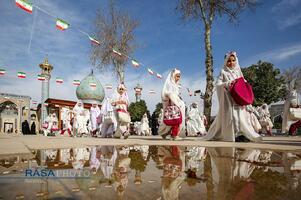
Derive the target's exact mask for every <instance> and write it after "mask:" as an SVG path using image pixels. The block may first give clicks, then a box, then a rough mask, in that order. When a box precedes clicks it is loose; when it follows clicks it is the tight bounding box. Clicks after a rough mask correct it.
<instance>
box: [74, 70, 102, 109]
mask: <svg viewBox="0 0 301 200" xmlns="http://www.w3.org/2000/svg"><path fill="white" fill-rule="evenodd" d="M76 96H77V98H78V99H79V100H82V101H83V102H84V103H91V104H92V103H96V104H101V102H102V101H103V99H104V96H105V91H104V89H103V87H102V85H101V83H100V82H99V80H97V78H96V77H95V76H94V75H93V71H92V73H90V74H89V75H88V76H86V77H85V78H84V79H83V80H82V81H81V82H80V85H79V86H78V87H77V89H76Z"/></svg>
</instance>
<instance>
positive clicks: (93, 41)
mask: <svg viewBox="0 0 301 200" xmlns="http://www.w3.org/2000/svg"><path fill="white" fill-rule="evenodd" d="M89 39H90V41H91V42H92V44H97V45H100V42H99V41H98V40H96V39H95V38H93V37H90V36H89Z"/></svg>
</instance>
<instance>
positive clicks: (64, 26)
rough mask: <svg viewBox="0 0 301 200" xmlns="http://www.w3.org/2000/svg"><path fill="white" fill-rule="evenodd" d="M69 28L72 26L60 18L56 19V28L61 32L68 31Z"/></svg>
mask: <svg viewBox="0 0 301 200" xmlns="http://www.w3.org/2000/svg"><path fill="white" fill-rule="evenodd" d="M69 26H70V24H68V23H67V22H65V21H64V20H62V19H59V18H57V19H56V28H58V29H59V30H62V31H63V30H66V29H67V28H68V27H69Z"/></svg>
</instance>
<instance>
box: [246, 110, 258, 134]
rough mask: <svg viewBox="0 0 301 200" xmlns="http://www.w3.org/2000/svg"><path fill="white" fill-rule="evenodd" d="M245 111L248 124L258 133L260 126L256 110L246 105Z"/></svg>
mask: <svg viewBox="0 0 301 200" xmlns="http://www.w3.org/2000/svg"><path fill="white" fill-rule="evenodd" d="M246 109H247V111H248V113H247V114H248V123H249V125H251V126H253V128H254V130H255V131H256V132H259V131H260V129H261V125H260V123H259V121H258V119H257V116H259V114H258V113H257V110H256V109H255V108H254V107H253V106H252V105H247V106H246Z"/></svg>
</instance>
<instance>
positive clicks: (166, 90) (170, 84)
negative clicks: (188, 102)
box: [158, 69, 185, 140]
mask: <svg viewBox="0 0 301 200" xmlns="http://www.w3.org/2000/svg"><path fill="white" fill-rule="evenodd" d="M180 78H181V71H180V70H178V69H173V70H172V71H171V72H170V73H169V74H168V76H167V78H166V81H165V83H164V86H163V90H162V94H161V99H162V104H163V112H164V111H165V109H166V108H167V106H168V105H170V104H171V105H172V104H173V105H176V106H178V107H179V108H180V110H181V114H182V124H180V125H178V126H167V125H165V124H164V123H161V124H160V126H159V131H158V132H159V134H160V135H161V136H162V137H163V139H165V138H166V136H167V135H169V134H171V137H172V139H176V140H177V139H181V138H180V137H179V135H180V136H182V137H185V103H184V102H183V101H182V99H181V98H180V96H179V95H180V88H179V87H180V85H179V81H180Z"/></svg>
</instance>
